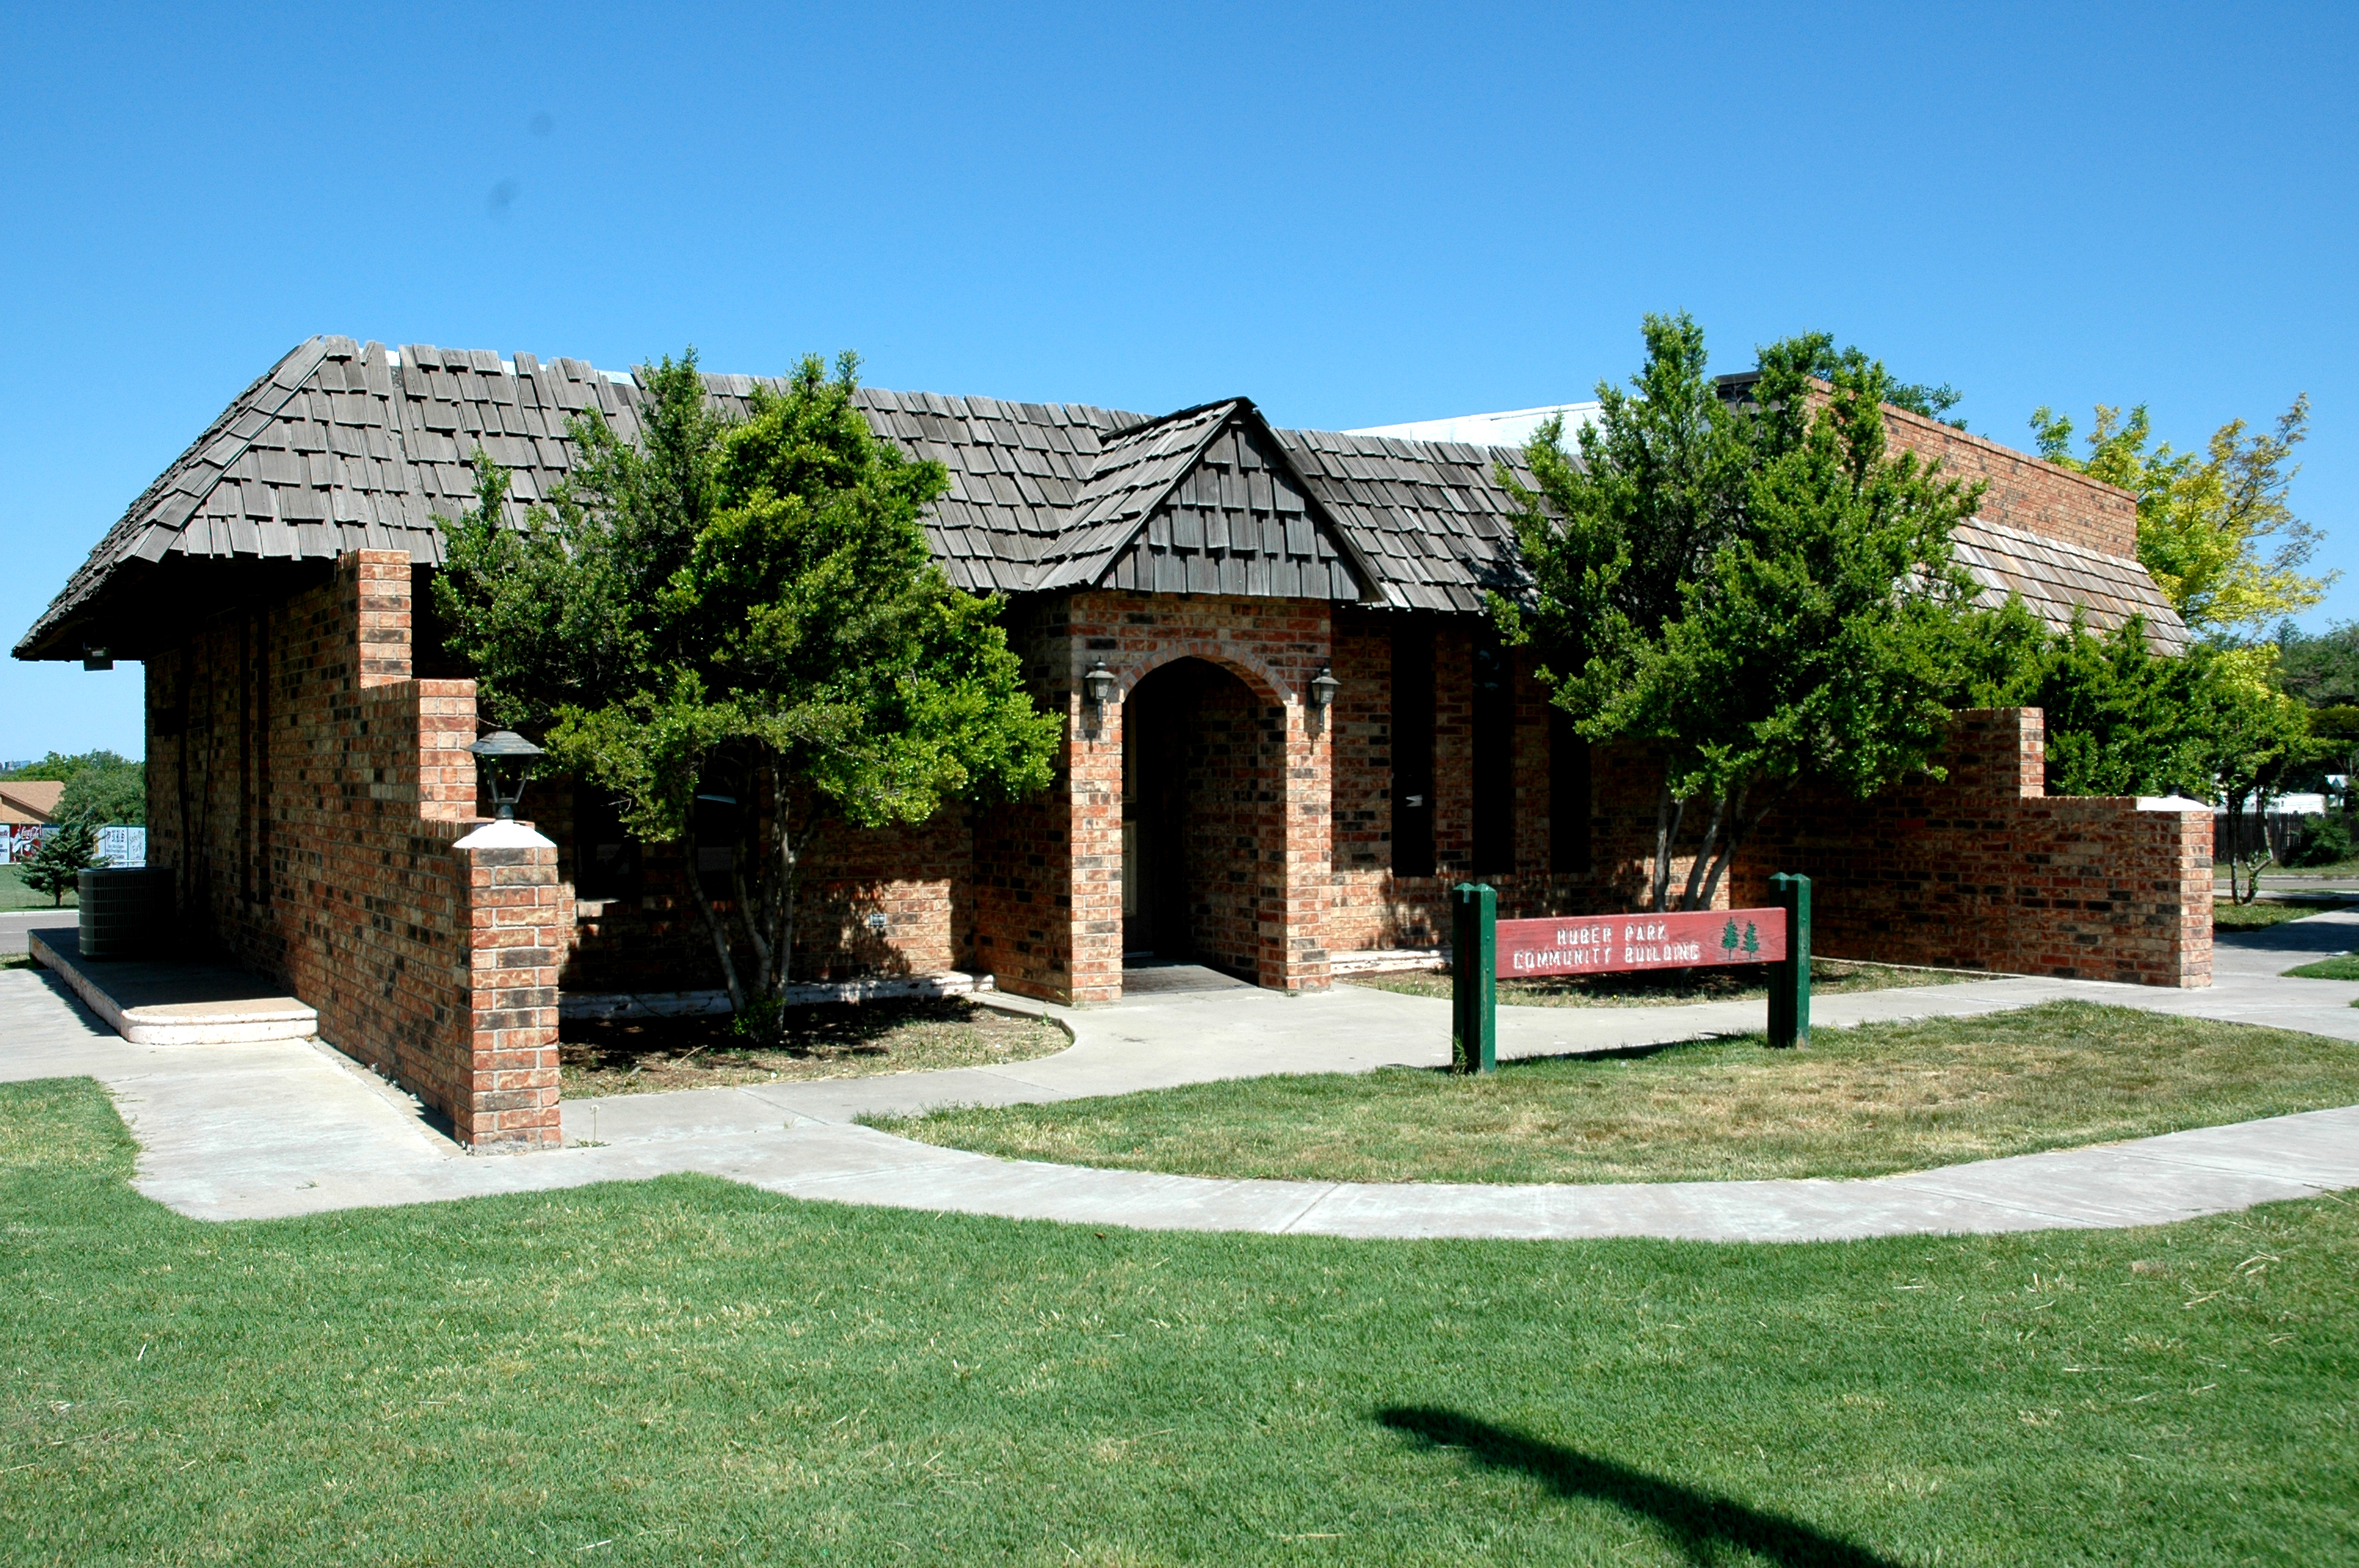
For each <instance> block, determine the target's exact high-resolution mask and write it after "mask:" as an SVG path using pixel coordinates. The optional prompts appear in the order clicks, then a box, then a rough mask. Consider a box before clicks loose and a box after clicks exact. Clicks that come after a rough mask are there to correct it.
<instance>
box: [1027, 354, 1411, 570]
mask: <svg viewBox="0 0 2359 1568" xmlns="http://www.w3.org/2000/svg"><path fill="white" fill-rule="evenodd" d="M1067 517H1068V524H1067V532H1066V534H1065V536H1064V538H1063V540H1062V541H1061V542H1060V548H1059V551H1058V553H1057V555H1056V556H1055V557H1051V558H1050V559H1049V560H1048V561H1046V562H1044V563H1043V567H1042V570H1041V572H1040V574H1039V575H1038V577H1037V578H1035V579H1033V584H1032V586H1033V587H1034V588H1036V589H1042V590H1052V589H1066V588H1091V587H1103V588H1124V589H1134V590H1136V591H1138V592H1142V593H1228V594H1246V595H1253V596H1256V597H1263V598H1276V599H1329V600H1345V601H1357V600H1369V599H1375V598H1377V597H1379V596H1378V592H1377V582H1378V579H1377V578H1376V575H1375V571H1374V569H1373V568H1371V567H1370V565H1369V563H1368V560H1367V557H1366V556H1365V555H1364V552H1363V551H1362V550H1361V549H1360V547H1359V546H1358V545H1357V543H1356V542H1355V541H1353V539H1352V538H1351V537H1350V536H1349V535H1346V534H1345V533H1344V532H1343V529H1342V528H1341V527H1340V526H1338V524H1337V523H1336V521H1335V519H1334V517H1333V515H1332V514H1331V513H1329V511H1328V509H1327V507H1326V506H1325V504H1324V503H1321V501H1320V499H1319V498H1318V495H1317V494H1316V493H1315V492H1313V491H1312V490H1311V488H1310V484H1309V483H1308V481H1305V480H1304V478H1303V476H1302V475H1301V473H1300V472H1299V470H1297V469H1296V467H1295V465H1294V461H1293V460H1292V458H1290V457H1289V456H1288V453H1287V450H1286V448H1285V445H1284V443H1283V442H1282V441H1280V439H1279V438H1278V435H1277V431H1275V430H1273V429H1272V428H1270V426H1269V422H1268V421H1267V420H1266V419H1264V418H1263V417H1262V416H1261V411H1260V410H1259V409H1257V408H1256V407H1255V406H1253V403H1252V400H1251V399H1249V398H1243V397H1232V398H1227V399H1224V400H1223V401H1221V402H1219V403H1207V404H1203V405H1201V406H1198V407H1195V408H1185V409H1181V410H1180V412H1179V413H1177V414H1171V415H1167V416H1164V417H1163V418H1161V419H1158V420H1155V421H1153V422H1152V423H1150V424H1148V425H1146V426H1142V427H1138V428H1136V429H1131V430H1125V431H1123V432H1121V433H1120V434H1119V435H1117V436H1115V437H1114V438H1113V439H1112V440H1111V441H1109V442H1108V443H1107V447H1106V450H1105V452H1104V453H1103V455H1102V456H1101V457H1100V458H1099V460H1098V466H1097V470H1096V471H1095V472H1094V473H1093V474H1092V475H1091V477H1090V482H1089V484H1088V485H1087V486H1086V487H1084V489H1083V490H1082V493H1081V494H1080V495H1079V496H1077V497H1076V498H1075V503H1074V505H1073V508H1072V509H1071V512H1069V513H1068V514H1067Z"/></svg>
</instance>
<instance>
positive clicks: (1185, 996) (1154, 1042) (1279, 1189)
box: [0, 914, 2359, 1240]
mask: <svg viewBox="0 0 2359 1568" xmlns="http://www.w3.org/2000/svg"><path fill="white" fill-rule="evenodd" d="M2352 946H2359V914H2350V915H2342V914H2337V915H2326V916H2321V917H2318V918H2317V919H2314V920H2309V921H2302V922H2299V923H2295V924H2293V925H2285V926H2279V927H2277V928H2276V929H2275V930H2273V931H2269V932H2262V933H2252V934H2248V935H2240V936H2237V937H2234V938H2230V939H2228V940H2227V941H2224V942H2223V944H2222V947H2221V953H2220V976H2221V978H2220V982H2219V983H2218V984H2217V985H2216V986H2214V987H2213V988H2212V989H2210V990H2208V991H2192V992H2174V991H2158V990H2154V989H2145V988H2137V987H2123V986H2099V985H2088V984H2080V983H2072V982H2063V981H2049V980H2029V979H2013V980H1993V981H1982V982H1975V983H1973V984H1968V985H1959V986H1943V987H1927V988H1922V989H1911V990H1905V991H1885V992H1869V993H1865V994H1863V995H1857V996H1846V997H1834V998H1829V999H1826V1000H1824V1001H1823V1002H1822V1003H1821V1006H1820V1008H1819V1010H1818V1022H1819V1025H1820V1027H1821V1028H1825V1027H1841V1026H1843V1025H1845V1024H1848V1023H1857V1022H1864V1021H1867V1020H1869V1019H1873V1018H1891V1017H1910V1016H1930V1015H1934V1014H1943V1015H1956V1014H1961V1013H1971V1012H1985V1011H1995V1010H1999V1009H2005V1008H2013V1007H2021V1006H2025V1005H2028V1004H2030V1003H2032V1002H2035V1001H2038V1000H2046V999H2049V998H2051V997H2066V996H2071V997H2087V998H2090V999H2092V1000H2104V1001H2110V1002H2116V1003H2125V1004H2127V1005H2131V1006H2138V1007H2145V1008H2148V1009H2150V1010H2153V1011H2167V1012H2179V1013H2191V1014H2194V1015H2197V1016H2208V1017H2232V1018H2237V1019H2242V1020H2250V1021H2251V1022H2269V1023H2276V1024H2279V1025H2281V1026H2286V1027H2298V1028H2315V1029H2319V1030H2321V1032H2325V1033H2334V1034H2336V1035H2337V1036H2338V1037H2340V1038H2343V1039H2359V1010H2354V1009H2353V1008H2352V1006H2351V1005H2350V1004H2351V1002H2352V1001H2353V1000H2354V998H2359V984H2343V983H2341V982H2333V981H2289V980H2282V979H2277V978H2276V977H2277V972H2278V971H2279V970H2281V969H2283V968H2287V967H2288V966H2289V965H2291V964H2293V963H2298V962H2301V961H2303V960H2305V959H2306V958H2308V957H2314V956H2316V955H2318V954H2320V953H2323V952H2340V951H2344V950H2346V949H2348V948H2350V947H2352ZM1041 1011H1045V1012H1049V1013H1052V1014H1054V1015H1055V1016H1057V1017H1058V1018H1060V1020H1061V1021H1062V1022H1065V1023H1066V1024H1067V1026H1068V1027H1070V1028H1071V1030H1072V1031H1073V1033H1074V1035H1075V1044H1074V1046H1073V1047H1072V1048H1071V1049H1070V1050H1068V1051H1066V1052H1063V1053H1061V1054H1058V1055H1055V1056H1051V1057H1047V1058H1044V1059H1042V1060H1039V1061H1034V1062H1027V1063H1021V1064H1016V1065H1010V1066H1006V1067H996V1068H986V1069H978V1070H973V1071H962V1072H952V1073H940V1074H907V1075H899V1076H887V1077H873V1078H859V1079H843V1080H836V1081H832V1082H823V1083H817V1084H800V1085H765V1086H757V1087H752V1088H746V1089H722V1090H699V1091H691V1092H687V1093H680V1094H669V1095H643V1096H631V1097H622V1098H608V1099H600V1100H582V1101H572V1102H569V1103H568V1105H567V1107H566V1128H567V1131H568V1134H569V1137H570V1138H571V1140H573V1144H572V1146H571V1147H569V1148H567V1149H565V1150H563V1151H560V1152H551V1153H544V1154H537V1155H530V1156H521V1157H509V1158H469V1157H467V1156H465V1155H464V1154H462V1152H459V1151H458V1150H456V1149H455V1148H454V1146H452V1145H451V1143H450V1142H449V1141H447V1140H445V1139H443V1138H441V1137H440V1135H439V1134H437V1133H436V1132H435V1131H434V1130H432V1128H431V1127H430V1126H429V1124H428V1122H427V1120H426V1119H424V1118H423V1117H422V1116H421V1115H420V1114H419V1109H418V1107H417V1105H416V1103H415V1102H414V1101H412V1100H410V1099H409V1098H408V1097H406V1096H404V1095H401V1094H399V1093H397V1092H396V1091H395V1090H393V1089H392V1088H391V1087H389V1086H386V1085H385V1084H383V1083H381V1082H380V1081H378V1080H377V1079H375V1077H373V1076H370V1075H369V1074H368V1073H366V1072H365V1071H364V1070H363V1069H361V1068H360V1067H358V1066H357V1065H353V1063H351V1062H350V1061H348V1060H347V1059H345V1058H344V1057H342V1056H341V1055H339V1054H336V1053H335V1052H333V1051H332V1050H330V1049H328V1048H326V1047H324V1046H320V1045H316V1044H273V1045H248V1046H206V1047H177V1048H174V1047H148V1046H135V1045H131V1044H128V1043H126V1042H125V1041H123V1040H121V1039H120V1038H119V1037H116V1036H114V1034H112V1033H109V1032H107V1031H106V1030H105V1029H104V1027H103V1025H100V1024H99V1023H98V1022H97V1021H96V1020H95V1019H93V1018H92V1016H91V1015H90V1014H89V1013H88V1012H87V1011H83V1010H82V1007H81V1005H80V1003H79V1002H77V1001H75V1000H73V999H72V998H71V995H70V994H68V993H65V992H64V991H63V989H62V988H61V987H60V986H59V985H58V984H57V983H56V981H55V980H54V978H53V977H50V976H49V975H48V974H47V973H46V972H35V971H25V970H17V971H11V972H7V973H5V974H0V1078H20V1079H21V1078H32V1077H45V1076H60V1075H66V1074H84V1073H86V1074H90V1075H92V1076H95V1077H97V1078H98V1079H99V1080H100V1081H101V1082H102V1083H103V1084H104V1085H106V1087H108V1088H109V1089H110V1090H111V1091H112V1092H113V1093H114V1097H115V1100H116V1103H117V1105H118V1106H119V1107H120V1108H122V1110H123V1113H124V1116H125V1119H126V1121H127V1122H128V1123H129V1125H130V1127H131V1129H132V1130H133V1132H134V1133H135V1134H136V1136H137V1137H138V1138H139V1140H140V1141H141V1144H142V1146H143V1147H142V1153H141V1157H140V1161H139V1166H138V1171H137V1175H136V1182H137V1184H138V1186H139V1188H140V1190H141V1191H142V1192H144V1193H146V1194H147V1195H149V1196H151V1197H154V1198H156V1199H158V1201H161V1202H163V1203H166V1204H168V1205H170V1206H172V1207H174V1208H176V1209H178V1210H179V1211H180V1212H182V1213H184V1214H188V1215H191V1216H194V1217H200V1218H206V1219H234V1218H248V1217H270V1216H278V1215H291V1214H304V1213H315V1212H320V1211H322V1210H329V1209H337V1208H346V1207H360V1206H380V1205H387V1204H401V1203H413V1202H424V1201H430V1200H436V1199H446V1198H460V1197H469V1196H476V1195H488V1194H494V1193H506V1192H534V1191H550V1190H556V1189H560V1188H565V1187H571V1186H578V1185H583V1184H590V1183H593V1182H603V1181H614V1180H634V1179H642V1178H646V1177H649V1176H655V1175H659V1174H663V1173H670V1172H683V1171H695V1172H702V1173H708V1174H712V1175H717V1176H724V1177H728V1178H731V1179H734V1180H738V1181H744V1182H747V1183H750V1184H756V1185H759V1186H762V1187H766V1188H767V1189H769V1190H772V1191H775V1192H779V1193H785V1194H788V1195H794V1196H797V1197H807V1198H823V1199H832V1200H835V1201H840V1202H849V1203H866V1204H882V1205H889V1206H901V1207H910V1208H919V1209H930V1210H940V1211H957V1212H966V1213H976V1214H992V1215H1002V1216H1007V1217H1024V1218H1045V1219H1060V1220H1067V1221H1072V1222H1077V1223H1083V1224H1092V1225H1121V1226H1129V1227H1144V1228H1172V1229H1220V1230H1243V1231H1263V1232H1271V1233H1276V1232H1302V1233H1319V1234H1327V1235H1341V1236H1360V1237H1420V1236H1462V1237H1575V1236H1636V1235H1645V1236H1665V1237H1684V1238H1699V1239H1713V1240H1803V1239H1836V1238H1852V1237H1861V1236H1873V1235H1902V1234H1918V1233H1926V1232H1953V1231H1997V1230H2030V1229H2045V1228H2055V1227H2091V1226H2118V1225H2140V1224H2154V1223H2161V1222H2167V1221H2170V1220H2176V1219H2183V1218H2188V1217H2194V1216H2197V1215H2202V1214H2212V1213H2221V1212H2225V1211H2230V1210H2234V1209H2237V1208H2242V1207H2245V1206H2250V1205H2252V1204H2255V1203H2259V1202H2265V1201H2269V1200H2272V1199H2277V1198H2286V1197H2298V1196H2303V1195H2310V1194H2314V1193H2317V1192H2320V1191H2323V1190H2330V1189H2338V1188H2343V1187H2351V1186H2359V1108H2351V1109H2346V1110H2335V1111H2321V1112H2313V1113H2310V1114H2308V1115H2304V1116H2296V1117H2280V1118H2275V1119H2270V1120H2267V1121H2259V1122H2250V1123H2245V1124H2242V1125H2240V1126H2236V1127H2231V1128H2213V1129H2206V1130H2201V1131H2194V1132H2183V1133H2175V1134H2171V1135H2169V1136H2168V1137H2164V1138H2155V1139H2145V1140H2140V1141H2136V1142H2130V1143H2122V1144H2114V1145H2109V1146H2105V1147H2101V1148H2095V1149H2082V1150H2071V1151H2061V1152H2054V1153H2048V1154H2036V1155H2027V1156H2023V1157H2019V1158H2017V1159H2011V1160H1995V1161H1986V1162H1979V1163H1975V1164H1969V1165H1960V1166H1953V1167H1950V1168H1948V1169H1945V1170H1939V1171H1930V1172H1922V1173H1914V1174H1910V1175H1904V1176H1894V1177H1886V1178H1881V1179H1878V1180H1875V1181H1855V1182H1821V1181H1797V1182H1728V1183H1680V1184H1613V1185H1607V1184H1599V1185H1560V1186H1506V1185H1497V1186H1478V1185H1452V1184H1361V1183H1325V1182H1256V1181H1236V1182H1231V1181H1215V1180H1208V1179H1205V1178H1200V1177H1188V1176H1166V1175H1157V1174H1151V1173H1136V1172H1120V1171H1097V1170H1084V1169H1079V1168H1075V1167H1069V1166H1057V1165H1047V1164H1038V1163H1032V1162H1016V1161H1005V1160H997V1159H994V1158H991V1157H988V1156H984V1155H979V1154H970V1153H965V1152H960V1151H955V1150H946V1149H936V1148H931V1147H929V1146H925V1145H921V1144H916V1143H911V1142H908V1141H905V1140H902V1139H897V1138H893V1137H890V1136H888V1135H886V1134H885V1133H881V1132H877V1131H875V1130H871V1129H867V1128H863V1127H858V1126H853V1125H850V1121H851V1119H852V1118H853V1117H854V1116H856V1115H859V1114H861V1113H863V1112H866V1111H875V1110H897V1109H917V1108H925V1107H927V1106H932V1105H940V1104H946V1103H991V1104H1006V1103H1016V1102H1019V1101H1045V1100H1055V1099H1064V1098H1073V1097H1076V1096H1081V1095H1091V1094H1106V1093H1115V1092H1121V1091H1123V1090H1125V1089H1134V1088H1145V1087H1158V1086H1163V1085H1169V1084H1176V1083H1185V1082H1191V1081H1201V1080H1204V1079H1208V1078H1218V1077H1225V1076H1245V1075H1250V1074H1256V1073H1266V1072H1305V1071H1327V1070H1364V1069H1365V1068H1367V1067H1371V1066H1375V1065H1383V1064H1386V1063H1394V1062H1399V1063H1414V1064H1428V1065H1430V1064H1438V1063H1439V1062H1440V1061H1441V1060H1442V1059H1443V1056H1444V1054H1445V1052H1446V1046H1445V1045H1444V1044H1443V1042H1444V1041H1445V1040H1446V1030H1447V1004H1446V1003H1443V1002H1440V1001H1438V1000H1428V999H1421V998H1414V997H1399V996H1394V995H1391V994H1389V993H1385V992H1378V991H1373V990H1367V989H1354V988H1349V987H1346V988H1340V989H1338V990H1337V991H1335V992H1334V993H1333V994H1332V995H1329V996H1323V997H1299V998H1288V997H1284V996H1277V995H1274V994H1272V993H1269V992H1265V991H1259V990H1255V989H1250V988H1245V987H1227V986H1218V985H1215V986H1212V987H1211V988H1210V989H1201V990H1162V991H1158V992H1157V993H1154V994H1151V995H1148V996H1145V997H1141V998H1136V999H1134V1000H1131V1001H1127V1002H1125V1003H1121V1004H1117V1005H1115V1006H1112V1007H1105V1008H1093V1009H1089V1010H1086V1011H1077V1012H1076V1011H1065V1010H1059V1009H1043V1010H1041ZM1759 1011H1760V1009H1759V1006H1758V1004H1750V1003H1714V1004H1709V1005H1706V1006H1701V1007H1683V1008H1645V1009H1635V1008H1634V1009H1569V1008H1567V1009H1560V1008H1503V1009H1501V1014H1502V1019H1501V1033H1502V1036H1503V1044H1504V1046H1505V1049H1506V1054H1510V1055H1527V1054H1539V1053H1544V1052H1551V1051H1567V1050H1607V1049H1614V1048H1616V1047H1621V1046H1627V1045H1632V1044H1645V1043H1648V1042H1654V1041H1667V1040H1676V1039H1690V1038H1696V1037H1698V1036H1700V1035H1705V1034H1712V1033H1732V1032H1737V1031H1749V1030H1751V1029H1754V1028H1756V1027H1758V1024H1759V1017H1758V1014H1759Z"/></svg>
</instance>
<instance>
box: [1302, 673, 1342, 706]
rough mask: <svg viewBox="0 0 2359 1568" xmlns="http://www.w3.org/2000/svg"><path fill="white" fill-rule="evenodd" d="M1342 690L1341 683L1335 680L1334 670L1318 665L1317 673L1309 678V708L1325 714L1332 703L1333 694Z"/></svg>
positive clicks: (1333, 699)
mask: <svg viewBox="0 0 2359 1568" xmlns="http://www.w3.org/2000/svg"><path fill="white" fill-rule="evenodd" d="M1341 690H1343V682H1342V681H1339V680H1337V679H1336V678H1335V672H1334V670H1333V669H1332V667H1330V666H1329V665H1320V666H1319V673H1318V674H1317V675H1315V676H1311V677H1310V706H1311V707H1312V708H1316V709H1318V710H1319V711H1320V712H1321V713H1325V712H1326V711H1327V709H1328V708H1329V707H1331V706H1332V704H1333V703H1334V701H1335V694H1336V693H1337V692H1339V691H1341Z"/></svg>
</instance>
